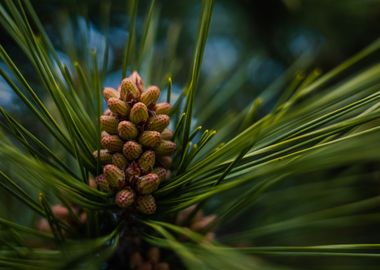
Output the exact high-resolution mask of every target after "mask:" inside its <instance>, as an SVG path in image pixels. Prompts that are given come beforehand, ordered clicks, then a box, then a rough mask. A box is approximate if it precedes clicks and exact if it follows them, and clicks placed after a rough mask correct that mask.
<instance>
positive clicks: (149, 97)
mask: <svg viewBox="0 0 380 270" xmlns="http://www.w3.org/2000/svg"><path fill="white" fill-rule="evenodd" d="M159 97H160V89H158V87H157V86H154V85H152V86H149V87H148V89H147V90H146V91H145V92H143V93H142V94H141V97H140V100H141V102H142V103H144V104H145V105H146V106H149V105H151V104H154V103H156V101H157V100H158V98H159Z"/></svg>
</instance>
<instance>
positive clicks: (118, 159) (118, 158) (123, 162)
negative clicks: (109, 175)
mask: <svg viewBox="0 0 380 270" xmlns="http://www.w3.org/2000/svg"><path fill="white" fill-rule="evenodd" d="M112 164H113V165H116V166H117V167H118V168H119V169H121V170H124V169H125V167H127V165H128V161H127V159H126V158H125V157H124V156H123V154H121V153H115V154H113V155H112Z"/></svg>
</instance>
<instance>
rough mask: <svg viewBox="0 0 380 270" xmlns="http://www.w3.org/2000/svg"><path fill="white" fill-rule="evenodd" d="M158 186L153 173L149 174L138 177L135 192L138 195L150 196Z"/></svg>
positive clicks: (158, 182)
mask: <svg viewBox="0 0 380 270" xmlns="http://www.w3.org/2000/svg"><path fill="white" fill-rule="evenodd" d="M159 185H160V179H159V178H158V175H157V174H155V173H149V174H147V175H144V176H142V177H140V178H139V179H138V181H137V185H136V188H137V191H138V192H139V193H140V194H150V193H152V192H153V191H155V190H156V189H157V188H158V186H159Z"/></svg>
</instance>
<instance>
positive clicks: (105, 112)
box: [103, 109, 113, 116]
mask: <svg viewBox="0 0 380 270" xmlns="http://www.w3.org/2000/svg"><path fill="white" fill-rule="evenodd" d="M103 115H107V116H113V113H112V112H111V110H110V109H106V110H105V111H104V112H103Z"/></svg>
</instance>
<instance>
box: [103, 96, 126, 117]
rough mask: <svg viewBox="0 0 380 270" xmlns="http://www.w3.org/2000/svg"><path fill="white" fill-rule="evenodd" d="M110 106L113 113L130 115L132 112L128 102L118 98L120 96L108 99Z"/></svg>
mask: <svg viewBox="0 0 380 270" xmlns="http://www.w3.org/2000/svg"><path fill="white" fill-rule="evenodd" d="M107 104H108V107H109V108H110V110H111V111H112V113H114V114H116V115H120V116H123V117H125V116H128V115H129V112H130V109H131V108H130V106H129V105H128V103H126V102H124V101H122V100H120V99H118V98H110V99H108V101H107Z"/></svg>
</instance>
